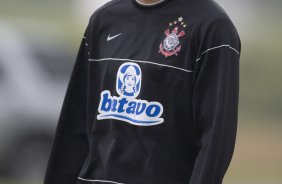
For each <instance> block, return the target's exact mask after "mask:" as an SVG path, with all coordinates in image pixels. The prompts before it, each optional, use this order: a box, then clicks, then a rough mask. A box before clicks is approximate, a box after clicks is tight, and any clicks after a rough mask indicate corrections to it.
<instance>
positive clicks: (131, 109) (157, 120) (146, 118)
mask: <svg viewBox="0 0 282 184" xmlns="http://www.w3.org/2000/svg"><path fill="white" fill-rule="evenodd" d="M141 84H142V71H141V68H140V66H139V65H138V64H136V63H133V62H126V63H123V64H122V65H121V66H120V67H119V69H118V72H117V77H116V91H117V93H118V94H119V96H113V95H112V94H111V92H110V91H109V90H104V91H102V93H101V99H100V103H99V108H98V112H99V114H98V115H97V119H98V120H102V119H116V120H121V121H125V122H127V123H130V124H133V125H139V126H152V125H157V124H161V123H163V122H164V119H163V118H161V115H162V114H163V106H162V104H161V103H159V102H155V101H151V102H149V101H147V100H141V99H136V97H137V96H138V95H139V93H140V91H141Z"/></svg>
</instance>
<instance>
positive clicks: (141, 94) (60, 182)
mask: <svg viewBox="0 0 282 184" xmlns="http://www.w3.org/2000/svg"><path fill="white" fill-rule="evenodd" d="M240 51H241V43H240V39H239V36H238V33H237V31H236V29H235V27H234V25H233V23H232V22H231V20H230V18H229V17H228V16H227V14H226V13H225V11H224V10H223V9H222V8H221V7H220V6H219V5H217V4H216V3H215V2H214V1H210V0H171V1H166V3H164V4H162V5H161V6H157V7H154V8H153V9H148V8H140V7H138V6H136V3H135V2H134V0H115V1H111V2H110V3H107V4H106V5H104V6H103V7H101V8H100V9H99V10H97V11H96V12H95V13H94V14H93V15H92V16H91V18H90V21H89V24H88V26H87V28H86V31H85V34H84V38H83V39H82V43H81V47H80V50H79V53H78V57H77V60H76V64H75V65H74V69H73V72H72V76H71V78H70V82H69V86H68V89H67V92H66V96H65V100H64V104H63V106H62V111H61V115H60V119H59V122H58V127H57V130H56V133H55V139H54V143H53V148H52V152H51V154H50V158H49V163H48V167H47V170H46V175H45V180H44V184H87V183H89V184H96V183H97V184H100V183H116V184H118V183H123V184H221V183H222V180H223V177H224V175H225V172H226V170H227V168H228V165H229V163H230V161H231V158H232V155H233V150H234V145H235V140H236V128H237V121H238V118H237V116H238V99H239V58H240Z"/></svg>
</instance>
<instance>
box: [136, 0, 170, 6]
mask: <svg viewBox="0 0 282 184" xmlns="http://www.w3.org/2000/svg"><path fill="white" fill-rule="evenodd" d="M133 1H134V2H135V4H137V5H138V6H140V7H143V8H152V7H156V6H160V5H162V4H164V3H166V2H167V1H169V0H160V1H159V2H155V3H150V4H145V3H142V2H141V1H140V0H133Z"/></svg>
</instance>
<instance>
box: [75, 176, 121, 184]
mask: <svg viewBox="0 0 282 184" xmlns="http://www.w3.org/2000/svg"><path fill="white" fill-rule="evenodd" d="M78 179H80V180H83V181H90V182H93V181H98V182H104V183H113V184H124V183H118V182H114V181H108V180H89V179H84V178H81V177H78Z"/></svg>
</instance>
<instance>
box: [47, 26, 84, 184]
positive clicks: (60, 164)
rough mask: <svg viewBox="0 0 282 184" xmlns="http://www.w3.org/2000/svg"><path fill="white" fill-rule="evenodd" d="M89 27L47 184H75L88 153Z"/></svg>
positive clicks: (51, 159)
mask: <svg viewBox="0 0 282 184" xmlns="http://www.w3.org/2000/svg"><path fill="white" fill-rule="evenodd" d="M86 37H87V30H86V32H85V35H84V37H83V40H82V42H81V45H80V49H79V52H78V55H77V59H76V62H75V65H74V68H73V70H72V74H71V78H70V81H69V84H68V88H67V91H66V95H65V98H64V103H63V106H62V109H61V114H60V117H59V121H58V125H57V129H56V133H55V139H54V142H53V146H52V151H51V154H50V157H49V161H48V166H47V170H46V173H45V178H44V184H75V183H76V180H77V177H78V174H79V171H80V169H81V167H82V165H83V162H84V159H85V157H86V155H87V153H88V149H89V148H88V142H87V141H88V140H87V133H86V101H87V96H86V88H87V86H86V85H87V61H88V52H87V39H86Z"/></svg>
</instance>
